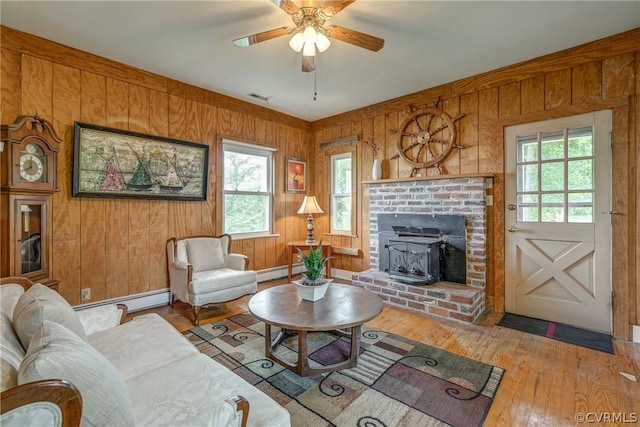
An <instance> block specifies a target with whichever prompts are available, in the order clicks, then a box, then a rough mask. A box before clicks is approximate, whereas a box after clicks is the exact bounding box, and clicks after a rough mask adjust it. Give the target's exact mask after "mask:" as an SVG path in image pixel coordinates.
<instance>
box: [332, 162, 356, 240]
mask: <svg viewBox="0 0 640 427" xmlns="http://www.w3.org/2000/svg"><path fill="white" fill-rule="evenodd" d="M354 154H355V153H354V152H353V151H346V152H342V153H339V154H333V155H331V156H330V157H329V159H330V164H331V183H330V185H331V187H330V188H331V201H330V204H331V218H330V224H331V225H330V229H331V233H332V234H346V235H353V234H354V231H355V226H356V224H355V219H354V217H355V213H356V210H355V192H354V191H353V189H354V178H355V163H354V161H355V158H354V157H355V156H354ZM346 158H348V159H351V185H350V186H349V187H350V192H349V193H336V192H335V182H336V167H335V163H336V161H337V160H343V159H346ZM344 197H349V199H350V202H351V221H350V229H349V230H338V229H336V227H335V225H336V216H337V214H336V207H337V202H336V200H337V199H338V198H344Z"/></svg>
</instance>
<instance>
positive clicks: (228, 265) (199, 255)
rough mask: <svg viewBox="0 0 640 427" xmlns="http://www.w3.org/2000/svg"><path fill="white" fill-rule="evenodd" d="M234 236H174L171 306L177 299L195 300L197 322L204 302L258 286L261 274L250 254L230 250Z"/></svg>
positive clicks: (248, 291)
mask: <svg viewBox="0 0 640 427" xmlns="http://www.w3.org/2000/svg"><path fill="white" fill-rule="evenodd" d="M230 246H231V236H229V235H228V234H223V235H221V236H218V237H210V236H193V237H184V238H180V239H178V238H175V237H172V238H171V239H169V240H168V241H167V266H168V268H169V288H170V290H171V306H172V307H173V303H174V302H175V299H176V298H177V299H179V300H180V301H183V302H186V303H189V304H191V306H192V307H193V324H194V325H196V326H197V325H198V324H199V323H200V308H201V307H202V306H205V305H208V304H213V303H220V302H226V301H231V300H234V299H236V298H240V297H241V296H243V295H248V294H252V293H255V292H256V291H257V290H258V275H257V273H256V272H255V271H252V270H248V269H247V268H248V266H249V258H248V257H247V256H245V255H241V254H231V253H229V248H230Z"/></svg>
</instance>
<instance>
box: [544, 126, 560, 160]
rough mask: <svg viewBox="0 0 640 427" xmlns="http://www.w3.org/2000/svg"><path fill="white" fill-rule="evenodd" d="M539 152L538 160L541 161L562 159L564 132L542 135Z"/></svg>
mask: <svg viewBox="0 0 640 427" xmlns="http://www.w3.org/2000/svg"><path fill="white" fill-rule="evenodd" d="M540 151H541V154H540V158H541V159H542V160H553V159H562V158H564V132H547V133H543V134H542V147H541V150H540Z"/></svg>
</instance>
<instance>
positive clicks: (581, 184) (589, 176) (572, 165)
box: [567, 159, 593, 190]
mask: <svg viewBox="0 0 640 427" xmlns="http://www.w3.org/2000/svg"><path fill="white" fill-rule="evenodd" d="M567 168H568V172H567V173H568V174H569V179H568V183H567V184H568V186H569V190H591V189H592V188H593V160H592V159H586V160H569V162H568V163H567Z"/></svg>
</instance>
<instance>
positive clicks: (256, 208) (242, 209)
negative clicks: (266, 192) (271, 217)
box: [224, 194, 269, 233]
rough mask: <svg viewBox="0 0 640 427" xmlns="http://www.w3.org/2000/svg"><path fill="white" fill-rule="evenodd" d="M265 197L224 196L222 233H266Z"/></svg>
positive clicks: (266, 199)
mask: <svg viewBox="0 0 640 427" xmlns="http://www.w3.org/2000/svg"><path fill="white" fill-rule="evenodd" d="M268 203H269V201H268V198H267V196H260V195H257V196H254V195H237V194H225V196H224V232H225V233H252V232H259V231H268V230H269V226H268V218H267V213H266V212H267V208H268Z"/></svg>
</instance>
